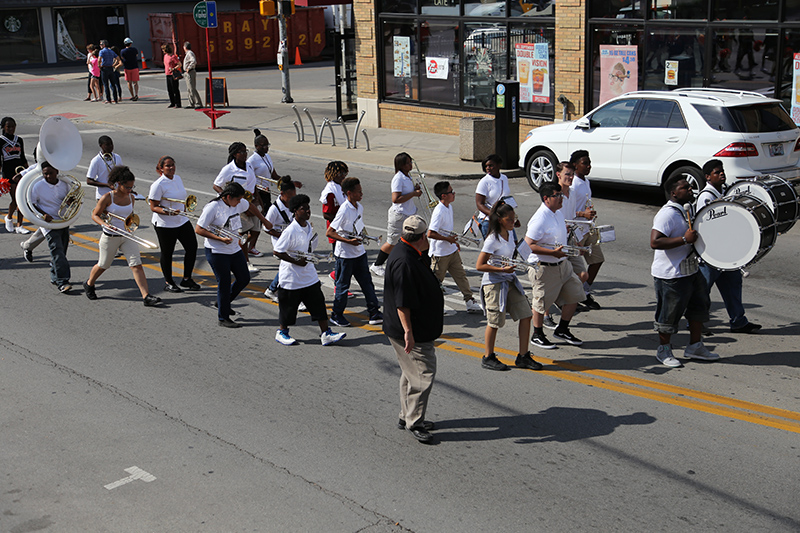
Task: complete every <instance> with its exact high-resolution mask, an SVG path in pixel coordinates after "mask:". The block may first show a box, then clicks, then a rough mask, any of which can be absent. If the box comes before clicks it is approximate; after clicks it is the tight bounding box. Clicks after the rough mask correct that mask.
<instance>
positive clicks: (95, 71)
mask: <svg viewBox="0 0 800 533" xmlns="http://www.w3.org/2000/svg"><path fill="white" fill-rule="evenodd" d="M89 73H90V74H91V75H92V84H91V87H92V94H94V98H92V102H100V101H101V100H103V89H102V88H101V87H100V57H99V55H98V51H97V48H95V49H94V50H92V54H91V55H90V56H89Z"/></svg>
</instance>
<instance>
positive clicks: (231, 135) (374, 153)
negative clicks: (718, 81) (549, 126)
mask: <svg viewBox="0 0 800 533" xmlns="http://www.w3.org/2000/svg"><path fill="white" fill-rule="evenodd" d="M231 74H232V75H234V76H236V75H238V76H249V73H248V72H242V71H238V72H237V71H233V72H232V73H231ZM298 74H299V71H297V70H295V71H292V76H293V77H294V78H296V77H297V76H298ZM215 77H216V76H215ZM331 77H332V76H331ZM163 78H164V74H163V72H162V71H161V70H158V69H149V70H147V71H142V79H143V81H146V82H148V84H149V85H156V86H158V85H161V84H162V82H163ZM294 78H293V84H292V97H293V99H294V104H280V103H277V104H276V103H274V102H280V99H281V91H280V89H279V88H278V89H270V88H264V89H236V88H230V87H229V89H228V95H229V100H230V102H231V104H232V105H231V106H230V107H220V106H216V105H215V108H217V109H222V110H226V111H230V113H229V114H227V115H224V116H222V117H220V118H218V119H217V128H218V129H216V130H212V129H210V126H211V119H209V118H208V117H207V116H206V115H205V114H203V113H202V112H200V111H194V110H190V109H168V108H167V105H168V103H169V100H168V98H167V94H166V86H164V88H163V89H161V90H157V91H153V90H152V89H149V88H146V87H142V89H141V90H140V92H139V101H138V102H131V101H130V100H129V99H128V98H127V97H128V96H129V95H128V89H127V86H126V84H125V81H124V80H122V81H121V84H122V90H123V94H124V95H125V96H126V98H123V99H122V100H121V101H120V103H119V104H118V105H113V104H112V105H107V104H104V103H100V102H85V101H83V100H82V98H83V97H84V96H85V93H83V92H81V93H76V95H75V97H76V99H75V100H65V101H63V102H58V103H54V104H49V105H45V106H42V107H40V108H37V109H36V111H35V113H36V114H37V115H40V116H42V117H48V116H52V115H63V116H66V117H68V118H70V119H72V120H74V121H75V122H79V123H81V122H82V123H86V124H96V125H109V126H112V127H115V128H122V129H127V130H131V131H141V132H147V133H152V134H154V135H162V136H169V137H180V138H182V139H186V140H195V141H196V140H200V141H203V142H207V143H213V144H217V145H221V146H225V147H227V146H228V145H229V144H230V143H232V142H234V141H241V142H244V143H245V144H246V145H247V146H248V147H250V148H252V144H253V129H254V128H258V129H260V130H261V132H262V133H263V134H264V135H266V136H267V137H268V138H269V140H270V143H271V145H272V147H271V148H270V153H271V154H273V155H274V156H277V157H278V158H280V157H281V156H290V155H293V156H295V157H305V158H311V159H317V160H319V161H320V162H324V163H327V162H328V161H331V160H337V159H338V160H342V161H345V162H348V163H352V164H358V165H361V166H365V167H368V168H374V169H379V170H384V171H391V172H394V156H395V155H396V154H397V153H398V152H408V153H409V154H411V156H412V157H414V159H416V161H417V164H418V165H419V169H420V171H422V172H423V173H425V174H426V175H427V176H429V177H430V178H431V179H477V178H480V177H482V176H483V175H484V173H483V172H482V171H481V165H480V162H473V161H462V160H461V159H460V158H459V138H458V136H452V135H440V134H436V133H422V132H411V131H402V130H390V129H384V128H369V129H367V135H368V137H369V148H370V150H369V151H366V147H367V143H366V141H365V138H364V136H363V134H359V136H358V141H357V143H358V144H357V148H356V149H349V150H348V149H347V148H346V146H347V142H346V138H345V132H344V128H343V127H342V126H341V125H340V124H333V132H334V136H335V141H336V146H331V133H330V129H329V128H325V130H324V132H323V135H322V137H323V138H322V142H321V143H320V144H314V133H313V131H312V127H311V124H310V123H309V121H308V117H307V116H306V114H305V113H303V109H304V108H308V110H309V112H310V113H311V115H312V117H313V119H314V123H315V125H316V130H317V132H318V133H319V128H320V126H321V125H322V121H323V118H324V117H328V118H329V119H331V120H333V119H334V118H335V117H336V100H335V92H334V91H335V87H334V86H333V85H332V84H330V85H325V86H323V87H321V88H308V86H306V85H302V84H299V85H295V79H294ZM82 79H85V73H84V72H83V71H82V70H81V71H79V72H76V71H75V69H74V67H73V68H61V69H59V68H53V69H41V70H32V71H28V72H0V84H4V83H5V84H9V85H14V84H24V83H27V82H33V81H53V82H58V81H71V80H75V81H77V80H82ZM155 79H157V80H158V82H157V83H153V82H154V81H155ZM197 81H198V87H200V86H201V85H203V84H204V83H205V76H202V78H201V76H200V75H198V80H197ZM229 85H235V84H231V83H230V81H229ZM307 85H313V84H307ZM181 92H182V101H183V103H184V104H185V103H186V92H185V85H184V83H183V82H182V83H181ZM150 93H155V94H150ZM201 96H203V97H204V94H203V92H202V91H201ZM265 102H267V104H266V105H265V104H264V103H265ZM292 105H295V106H297V111H298V112H299V113H300V115H301V118H302V121H303V128H304V131H305V142H297V133H296V130H295V127H294V125H293V124H292V123H293V122H295V121H297V117H296V115H295V113H294V111H293V110H292ZM355 124H356V122H355V121H350V122H348V123H347V130H348V134H349V136H350V142H351V145H352V143H353V137H354V135H355V133H356V132H355ZM362 129H364V128H362ZM507 174H508V175H509V176H521V175H524V174H522V171H517V172H507Z"/></svg>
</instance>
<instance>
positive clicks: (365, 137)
mask: <svg viewBox="0 0 800 533" xmlns="http://www.w3.org/2000/svg"><path fill="white" fill-rule="evenodd" d="M361 133H363V134H364V142H365V143H367V149H366V151H367V152H369V137H367V130H361ZM356 136H357V135H356Z"/></svg>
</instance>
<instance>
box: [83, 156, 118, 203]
mask: <svg viewBox="0 0 800 533" xmlns="http://www.w3.org/2000/svg"><path fill="white" fill-rule="evenodd" d="M120 165H122V158H121V157H120V156H119V155H118V154H117V153H115V152H111V161H106V160H105V159H103V154H102V153H98V154H97V155H96V156H94V157H93V158H92V161H91V163H89V170H88V171H87V172H86V177H87V178H92V179H93V180H95V181H99V182H100V183H108V173H109V172H111V169H112V168H114V167H118V166H120ZM100 191H102V192H100ZM107 192H108V189H106V188H105V187H102V188H101V187H97V190H96V191H95V199H96V200H99V199H100V197H101V196H103V195H104V194H105V193H107Z"/></svg>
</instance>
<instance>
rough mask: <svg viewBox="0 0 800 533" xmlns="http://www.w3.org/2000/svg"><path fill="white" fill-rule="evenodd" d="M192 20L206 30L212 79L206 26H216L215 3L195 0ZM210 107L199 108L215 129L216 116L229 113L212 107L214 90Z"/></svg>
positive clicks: (209, 55)
mask: <svg viewBox="0 0 800 533" xmlns="http://www.w3.org/2000/svg"><path fill="white" fill-rule="evenodd" d="M192 16H194V21H195V22H196V23H197V25H198V26H200V27H201V28H205V30H206V58H208V79H209V80H213V79H214V78H213V77H212V75H211V49H210V47H209V45H208V28H216V27H217V3H216V2H197V4H195V6H194V10H192ZM210 101H211V108H210V109H209V108H206V109H201V111H202V112H203V113H205V114H206V116H208V118H210V119H211V129H212V130H215V129H217V117H221V116H222V115H225V114H227V113H229V111H222V110H219V111H218V110H216V109H214V91H211V96H210Z"/></svg>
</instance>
